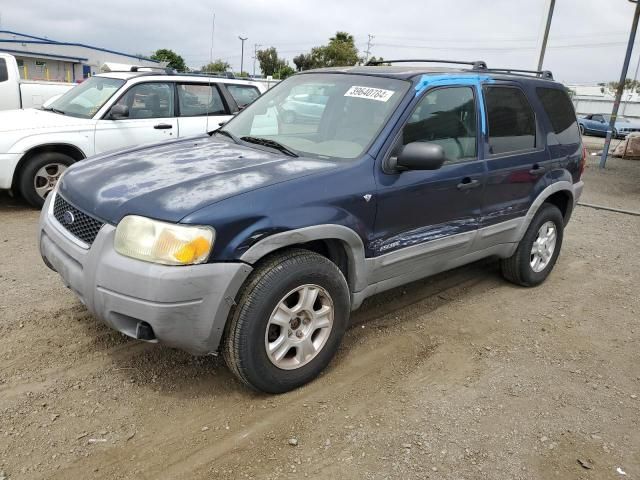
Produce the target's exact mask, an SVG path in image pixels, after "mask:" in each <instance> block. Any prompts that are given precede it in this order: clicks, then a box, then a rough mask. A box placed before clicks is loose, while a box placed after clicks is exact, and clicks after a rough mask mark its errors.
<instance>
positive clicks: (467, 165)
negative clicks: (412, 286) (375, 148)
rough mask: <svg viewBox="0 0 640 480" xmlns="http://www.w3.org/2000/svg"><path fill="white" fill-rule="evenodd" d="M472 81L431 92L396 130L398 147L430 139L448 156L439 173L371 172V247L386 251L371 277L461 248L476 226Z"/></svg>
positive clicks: (479, 171) (478, 180) (478, 199)
mask: <svg viewBox="0 0 640 480" xmlns="http://www.w3.org/2000/svg"><path fill="white" fill-rule="evenodd" d="M476 97H477V92H476V89H475V87H473V86H443V87H437V88H433V89H431V90H429V91H428V92H427V93H426V94H424V95H423V97H422V99H421V100H420V101H419V103H418V104H417V105H416V107H415V110H414V111H413V112H412V114H411V116H410V117H409V119H408V120H407V122H406V124H405V125H404V127H403V130H402V134H401V135H402V138H401V142H402V144H404V145H406V144H408V143H411V142H430V143H436V144H439V145H441V146H442V147H443V149H444V151H445V154H446V156H447V160H446V161H445V163H444V165H443V166H442V167H441V168H440V169H438V170H432V171H424V170H422V171H420V170H413V171H404V172H400V173H398V172H392V171H391V172H385V171H384V170H382V169H381V170H382V171H379V172H377V175H378V178H377V181H378V194H377V197H378V203H377V204H378V212H377V215H376V227H375V236H376V238H375V240H374V241H373V242H372V244H371V246H370V247H371V249H372V250H373V254H374V255H375V256H381V257H382V256H384V259H381V260H380V262H379V265H380V267H379V268H378V269H377V270H376V272H375V273H374V276H373V279H372V281H373V282H378V281H382V280H385V279H387V278H391V277H395V276H399V275H406V274H407V273H410V272H413V271H415V270H416V269H417V270H420V269H425V268H429V266H431V265H437V264H438V263H439V262H445V261H447V260H449V259H451V258H453V257H457V256H460V255H463V254H464V253H466V252H467V251H468V249H469V247H470V245H471V243H472V241H473V238H474V236H475V233H476V230H477V228H478V220H479V217H480V210H481V205H482V187H483V181H484V175H485V168H484V163H483V161H482V159H481V157H480V156H479V155H478V151H479V150H478V130H479V129H478V124H479V117H478V109H477V99H476Z"/></svg>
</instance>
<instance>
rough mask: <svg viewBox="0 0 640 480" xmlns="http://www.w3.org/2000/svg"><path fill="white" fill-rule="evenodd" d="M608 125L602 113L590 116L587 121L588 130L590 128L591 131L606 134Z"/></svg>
mask: <svg viewBox="0 0 640 480" xmlns="http://www.w3.org/2000/svg"><path fill="white" fill-rule="evenodd" d="M608 126H609V125H608V124H607V122H606V121H605V118H604V116H602V115H592V116H591V120H590V121H589V130H591V131H592V132H597V133H602V134H605V135H606V133H607V127H608Z"/></svg>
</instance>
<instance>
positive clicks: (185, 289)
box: [39, 195, 252, 355]
mask: <svg viewBox="0 0 640 480" xmlns="http://www.w3.org/2000/svg"><path fill="white" fill-rule="evenodd" d="M53 197H54V195H49V198H48V199H47V202H46V203H45V205H44V207H43V209H42V213H41V216H40V228H39V245H40V253H41V255H42V258H43V260H44V261H45V263H46V264H47V265H48V266H50V267H51V268H53V269H54V270H55V271H56V272H58V273H59V274H60V276H61V277H62V280H63V282H64V283H65V285H66V286H67V287H69V288H70V289H71V290H72V291H73V292H74V293H75V294H76V295H77V296H78V298H79V299H80V301H81V302H82V303H83V304H84V305H85V306H86V307H87V308H88V309H89V311H91V312H92V313H93V314H94V315H95V316H96V317H98V318H99V319H100V320H101V321H103V322H104V323H105V324H107V325H109V326H110V327H112V328H114V329H116V330H118V331H120V332H122V333H124V334H125V335H128V336H130V337H133V338H141V335H140V333H139V332H140V331H141V329H140V328H139V326H140V324H141V323H140V322H145V323H147V324H149V325H150V326H151V328H152V329H153V333H154V340H157V341H159V342H161V343H163V344H166V345H168V346H172V347H176V348H179V349H182V350H185V351H187V352H190V353H192V354H195V355H204V354H208V353H215V352H216V351H217V350H218V347H219V344H220V340H221V338H222V334H223V332H224V327H225V324H226V321H227V317H228V315H229V311H230V309H231V306H232V305H233V303H234V299H235V297H236V294H237V292H238V290H239V289H240V287H241V285H242V284H243V282H244V281H245V279H246V278H247V276H248V275H249V273H250V272H251V270H252V268H251V266H250V265H247V264H244V263H214V264H204V265H192V266H166V265H158V264H153V263H148V262H142V261H139V260H135V259H132V258H128V257H125V256H122V255H120V254H119V253H117V252H116V251H115V250H114V249H113V239H114V236H115V227H113V226H112V225H108V224H106V225H104V226H103V227H102V229H101V230H100V232H99V233H98V236H97V237H96V239H95V241H94V242H93V244H92V245H91V247H90V248H88V249H87V248H83V247H82V246H81V245H80V244H78V243H77V242H74V241H73V238H72V237H70V234H69V233H68V232H67V231H66V230H65V229H64V227H62V225H60V224H59V223H58V221H57V220H56V219H55V218H54V217H53V215H51V213H50V204H51V203H52V201H53ZM143 338H144V337H143Z"/></svg>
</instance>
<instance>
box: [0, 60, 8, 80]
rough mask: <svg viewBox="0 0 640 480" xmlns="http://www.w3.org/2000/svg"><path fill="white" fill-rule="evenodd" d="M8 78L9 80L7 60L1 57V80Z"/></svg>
mask: <svg viewBox="0 0 640 480" xmlns="http://www.w3.org/2000/svg"><path fill="white" fill-rule="evenodd" d="M7 80H9V72H8V71H7V61H6V60H5V59H4V58H0V82H6V81H7Z"/></svg>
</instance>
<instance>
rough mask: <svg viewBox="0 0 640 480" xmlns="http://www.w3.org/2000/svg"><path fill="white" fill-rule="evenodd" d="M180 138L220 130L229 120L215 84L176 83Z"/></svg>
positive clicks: (229, 114) (228, 113)
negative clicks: (222, 124) (221, 124)
mask: <svg viewBox="0 0 640 480" xmlns="http://www.w3.org/2000/svg"><path fill="white" fill-rule="evenodd" d="M177 88H178V108H179V111H178V126H179V129H180V136H181V137H187V136H189V135H202V134H204V133H206V132H210V131H212V130H216V129H218V128H220V123H222V122H226V121H228V120H229V119H230V118H231V113H230V109H229V107H228V105H226V104H225V102H223V100H222V95H220V91H219V89H218V86H217V85H216V84H215V83H211V84H207V83H178V85H177Z"/></svg>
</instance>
